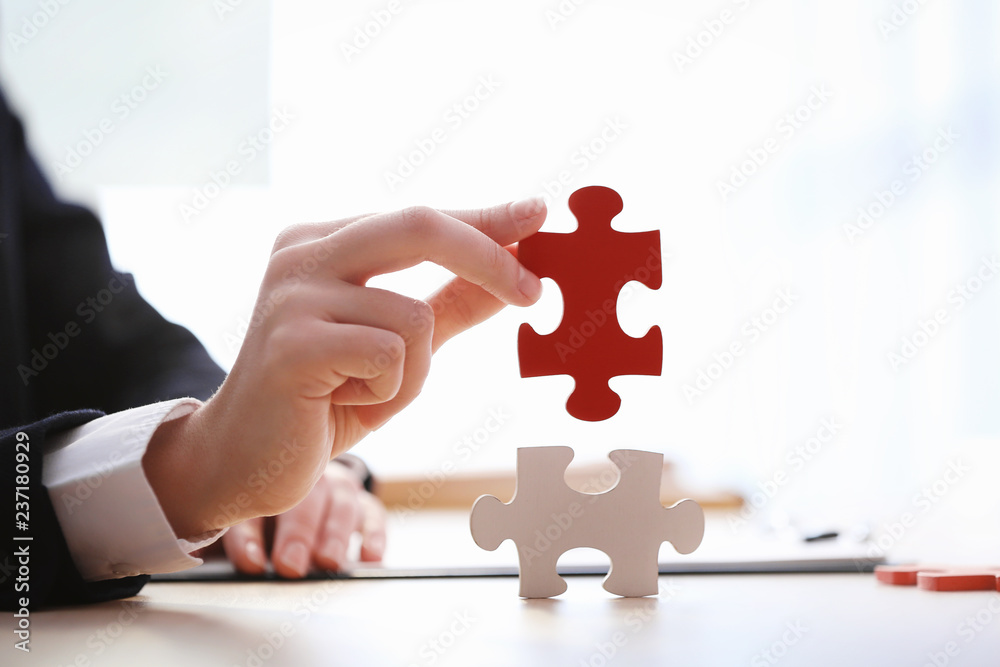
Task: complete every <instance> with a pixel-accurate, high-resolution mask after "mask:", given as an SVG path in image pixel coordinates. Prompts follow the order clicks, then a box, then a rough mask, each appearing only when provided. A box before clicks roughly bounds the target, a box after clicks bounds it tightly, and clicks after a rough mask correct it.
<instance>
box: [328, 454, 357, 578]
mask: <svg viewBox="0 0 1000 667" xmlns="http://www.w3.org/2000/svg"><path fill="white" fill-rule="evenodd" d="M338 466H340V464H339V463H334V464H333V465H332V466H331V473H332V471H333V470H334V469H335V468H336V467H338ZM345 472H346V476H343V475H340V474H337V473H334V474H328V475H327V480H328V484H329V487H330V503H329V506H328V508H327V513H326V520H325V521H324V522H323V529H322V536H321V539H320V541H319V544H318V545H317V549H316V564H317V565H319V566H320V567H323V568H326V569H328V570H339V569H341V568H343V567H344V566H345V565H347V563H348V556H347V549H348V547H349V546H350V544H351V535H353V534H354V533H355V532H357V530H358V528H359V526H360V525H361V523H362V522H361V519H362V511H361V506H360V504H359V501H358V497H359V495H360V494H362V493H364V491H363V490H362V489H361V484H360V482H359V481H358V480H357V478H356V477H355V476H354V473H352V472H350V471H345Z"/></svg>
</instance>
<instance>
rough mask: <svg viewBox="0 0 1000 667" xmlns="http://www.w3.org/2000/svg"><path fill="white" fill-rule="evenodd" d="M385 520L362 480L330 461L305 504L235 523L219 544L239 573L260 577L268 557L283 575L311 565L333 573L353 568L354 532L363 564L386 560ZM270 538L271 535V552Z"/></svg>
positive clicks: (302, 572)
mask: <svg viewBox="0 0 1000 667" xmlns="http://www.w3.org/2000/svg"><path fill="white" fill-rule="evenodd" d="M385 518H386V512H385V507H384V506H383V505H382V502H381V501H380V500H379V499H378V498H376V497H375V496H373V495H372V494H370V493H368V492H367V491H365V489H364V488H363V487H362V486H361V482H360V480H359V479H358V476H357V475H356V474H355V473H354V472H352V471H351V470H349V469H348V468H346V467H345V466H342V465H340V464H338V463H332V464H330V465H329V466H327V469H326V471H325V472H324V473H323V475H322V476H321V477H320V478H319V481H318V482H317V483H316V486H315V487H313V490H312V491H310V492H309V494H308V495H307V496H306V497H305V499H304V500H303V501H302V502H301V503H299V504H298V505H296V506H295V507H293V508H292V509H290V510H288V511H287V512H285V513H284V514H279V515H278V516H276V517H274V518H273V519H262V518H256V519H248V520H247V521H244V522H243V523H239V524H236V525H235V526H233V527H232V528H230V529H229V531H228V532H226V534H225V535H223V536H222V539H221V540H220V542H221V543H222V550H223V552H224V553H225V555H226V557H227V558H228V559H229V560H230V561H231V562H232V563H233V565H234V566H235V567H236V569H237V570H239V571H240V572H245V573H247V574H262V573H263V572H264V571H265V570H266V569H267V561H268V559H270V561H271V562H272V563H273V565H274V570H275V572H277V573H278V574H279V575H281V576H282V577H286V578H289V579H298V578H301V577H303V576H305V575H306V574H307V573H308V572H309V569H310V567H311V566H315V567H317V568H320V569H324V570H334V571H335V570H341V569H343V568H344V567H346V566H347V565H349V564H350V560H349V554H348V553H347V548H348V545H349V544H350V541H351V536H352V535H354V534H355V533H358V534H360V535H361V553H360V560H362V561H364V562H377V561H380V560H382V554H383V553H384V552H385ZM265 523H268V524H270V523H273V525H268V526H265ZM269 534H273V538H272V539H271V543H272V544H271V548H270V551H268V549H267V543H268V540H267V539H266V536H267V535H269Z"/></svg>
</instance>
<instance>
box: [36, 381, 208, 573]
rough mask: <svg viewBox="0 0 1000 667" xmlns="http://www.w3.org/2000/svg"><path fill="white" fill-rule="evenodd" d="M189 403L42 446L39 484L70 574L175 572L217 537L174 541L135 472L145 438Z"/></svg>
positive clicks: (127, 415)
mask: <svg viewBox="0 0 1000 667" xmlns="http://www.w3.org/2000/svg"><path fill="white" fill-rule="evenodd" d="M200 406H201V402H200V401H198V400H195V399H193V398H181V399H177V400H174V401H165V402H163V403H154V404H153V405H144V406H141V407H138V408H133V409H131V410H125V411H124V412H116V413H114V414H111V415H107V416H106V417H101V418H99V419H95V420H94V421H92V422H89V423H87V424H84V425H83V426H79V427H77V428H74V429H71V430H69V431H66V432H64V433H57V434H54V435H52V436H50V438H49V439H48V441H47V442H46V447H45V450H46V451H45V461H44V468H43V472H42V482H43V483H44V484H45V486H46V488H47V489H48V491H49V497H50V498H51V499H52V505H53V507H54V508H55V513H56V518H57V519H58V520H59V525H60V526H61V527H62V531H63V536H64V537H65V539H66V544H67V545H68V546H69V551H70V554H72V556H73V562H74V563H75V564H76V567H77V570H79V572H80V574H81V575H82V576H83V578H84V579H85V580H87V581H99V580H102V579H116V578H119V577H131V576H134V575H137V574H152V573H156V572H176V571H178V570H185V569H187V568H191V567H194V566H196V565H200V564H201V562H202V561H201V559H200V558H193V557H192V556H190V555H189V554H190V553H191V552H192V551H194V550H195V549H199V548H201V547H204V546H206V545H208V544H211V543H212V542H214V541H215V540H217V539H219V537H221V536H222V534H223V533H224V532H225V531H222V530H217V531H211V532H209V533H204V534H202V535H186V536H184V538H186V539H178V537H177V536H176V535H174V532H173V529H172V528H171V527H170V522H169V521H167V517H166V515H165V514H164V513H163V509H162V508H161V507H160V503H159V500H158V499H157V498H156V494H155V493H154V492H153V489H152V487H151V486H150V485H149V481H148V480H147V479H146V474H145V472H144V471H143V469H142V457H143V455H144V454H145V453H146V446H147V445H148V444H149V440H150V439H151V438H152V436H153V432H154V431H156V429H157V427H159V425H160V424H162V423H163V422H167V421H170V420H172V419H177V418H178V417H183V416H184V415H187V414H190V413H192V412H194V411H195V410H196V409H197V408H198V407H200Z"/></svg>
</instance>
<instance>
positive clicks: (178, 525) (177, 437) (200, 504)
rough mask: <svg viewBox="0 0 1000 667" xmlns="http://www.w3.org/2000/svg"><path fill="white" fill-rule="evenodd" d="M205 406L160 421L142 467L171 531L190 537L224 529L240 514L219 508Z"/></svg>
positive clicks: (179, 535)
mask: <svg viewBox="0 0 1000 667" xmlns="http://www.w3.org/2000/svg"><path fill="white" fill-rule="evenodd" d="M205 407H206V406H202V407H201V408H199V409H198V410H196V411H194V412H192V413H190V414H188V415H184V416H182V417H179V418H177V419H172V420H170V421H167V422H163V423H162V424H160V425H159V426H158V427H157V429H156V431H155V432H154V433H153V436H152V438H150V440H149V444H148V445H147V447H146V453H145V455H144V456H143V458H142V467H143V471H144V472H145V475H146V479H147V480H148V481H149V485H150V487H152V489H153V492H154V493H155V494H156V497H157V500H158V501H159V503H160V507H161V509H162V510H163V513H164V515H165V516H166V517H167V521H169V522H170V527H171V528H172V529H173V531H174V534H175V535H176V536H177V537H179V538H184V539H186V538H191V537H194V536H197V535H201V534H203V533H206V532H208V531H211V530H216V529H219V528H225V527H226V526H228V525H232V524H233V523H237V522H238V521H239V520H241V518H239V517H232V519H235V520H229V519H230V517H229V516H228V515H227V514H225V513H224V512H221V511H219V510H218V506H220V503H219V501H218V498H219V497H221V495H220V493H219V492H220V489H219V486H220V485H219V481H220V480H219V479H218V476H217V475H216V470H217V466H216V464H215V461H214V457H213V455H214V454H216V453H217V451H216V449H215V448H214V447H211V446H210V442H209V441H208V437H207V433H206V429H205V427H204V422H205V419H204V417H205V415H204V410H205Z"/></svg>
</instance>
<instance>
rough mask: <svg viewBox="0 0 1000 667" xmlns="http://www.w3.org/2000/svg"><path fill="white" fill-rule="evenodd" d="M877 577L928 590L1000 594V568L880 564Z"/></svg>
mask: <svg viewBox="0 0 1000 667" xmlns="http://www.w3.org/2000/svg"><path fill="white" fill-rule="evenodd" d="M875 578H876V579H878V580H879V581H881V582H882V583H884V584H891V585H893V586H919V587H920V588H923V589H924V590H928V591H1000V567H967V566H950V565H877V566H875Z"/></svg>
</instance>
